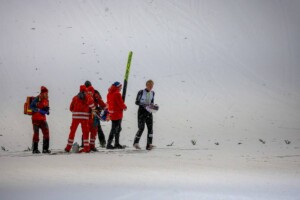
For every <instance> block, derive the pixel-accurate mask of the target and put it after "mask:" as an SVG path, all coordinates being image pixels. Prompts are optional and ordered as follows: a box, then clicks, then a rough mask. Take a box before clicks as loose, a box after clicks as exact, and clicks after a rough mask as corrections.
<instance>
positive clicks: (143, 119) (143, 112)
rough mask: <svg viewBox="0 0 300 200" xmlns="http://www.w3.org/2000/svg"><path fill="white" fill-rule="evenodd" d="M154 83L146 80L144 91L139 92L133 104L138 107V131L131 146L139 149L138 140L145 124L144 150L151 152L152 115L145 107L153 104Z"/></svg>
mask: <svg viewBox="0 0 300 200" xmlns="http://www.w3.org/2000/svg"><path fill="white" fill-rule="evenodd" d="M153 85H154V82H153V81H152V80H148V81H147V82H146V88H145V89H144V90H140V91H139V92H138V94H137V97H136V101H135V104H136V105H138V106H139V109H138V131H137V133H136V135H135V138H134V142H133V146H134V147H135V148H136V149H141V147H140V146H139V141H140V138H141V136H142V134H143V131H144V129H145V124H146V125H147V128H148V135H147V145H146V149H147V150H151V149H152V148H153V145H152V140H153V115H152V113H151V112H149V111H148V110H147V109H146V108H147V106H149V105H151V104H154V95H155V93H154V91H152V88H153Z"/></svg>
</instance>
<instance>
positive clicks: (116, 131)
mask: <svg viewBox="0 0 300 200" xmlns="http://www.w3.org/2000/svg"><path fill="white" fill-rule="evenodd" d="M121 90H122V84H121V83H120V82H115V83H114V84H112V86H111V87H110V88H109V90H108V94H107V106H108V112H109V116H110V120H111V122H112V127H111V131H110V134H109V137H108V141H107V146H106V148H107V149H123V148H124V147H123V146H122V145H120V142H119V139H120V132H121V130H122V127H121V121H122V118H123V110H126V109H127V106H126V105H125V104H124V101H123V99H122V96H121ZM113 139H115V145H114V146H112V144H111V143H112V140H113Z"/></svg>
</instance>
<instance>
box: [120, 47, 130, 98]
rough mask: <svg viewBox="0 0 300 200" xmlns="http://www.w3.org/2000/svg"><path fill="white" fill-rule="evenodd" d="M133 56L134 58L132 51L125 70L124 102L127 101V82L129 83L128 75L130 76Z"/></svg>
mask: <svg viewBox="0 0 300 200" xmlns="http://www.w3.org/2000/svg"><path fill="white" fill-rule="evenodd" d="M131 58H132V51H130V52H129V55H128V60H127V66H126V71H125V78H124V84H123V93H122V98H123V101H124V102H125V97H126V90H127V84H128V77H129V72H130V65H131Z"/></svg>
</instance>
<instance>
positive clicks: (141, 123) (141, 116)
mask: <svg viewBox="0 0 300 200" xmlns="http://www.w3.org/2000/svg"><path fill="white" fill-rule="evenodd" d="M145 124H146V125H147V129H148V135H147V145H148V144H152V139H153V115H152V113H149V112H148V111H147V110H145V109H144V108H139V110H138V128H139V130H138V131H137V133H136V135H135V138H134V142H133V144H136V143H139V142H140V138H141V136H142V134H143V132H144V129H145Z"/></svg>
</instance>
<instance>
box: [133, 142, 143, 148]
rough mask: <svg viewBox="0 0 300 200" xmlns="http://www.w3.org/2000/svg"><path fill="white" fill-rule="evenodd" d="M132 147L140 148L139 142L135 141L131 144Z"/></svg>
mask: <svg viewBox="0 0 300 200" xmlns="http://www.w3.org/2000/svg"><path fill="white" fill-rule="evenodd" d="M133 147H134V148H135V149H141V147H140V145H139V143H135V144H133Z"/></svg>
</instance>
